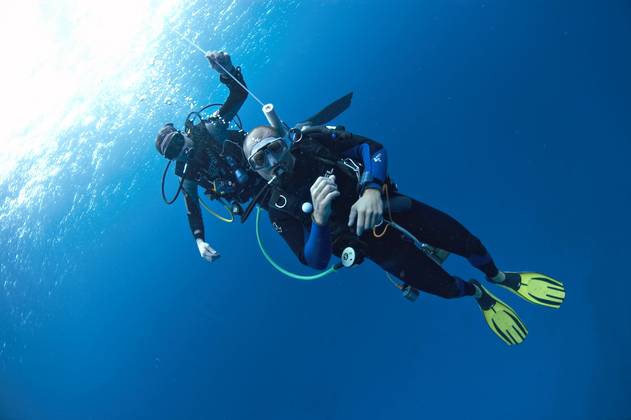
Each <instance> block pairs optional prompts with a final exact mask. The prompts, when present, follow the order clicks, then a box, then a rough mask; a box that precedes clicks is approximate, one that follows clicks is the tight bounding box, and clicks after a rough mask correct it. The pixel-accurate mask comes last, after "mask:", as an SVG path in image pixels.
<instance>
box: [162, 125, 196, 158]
mask: <svg viewBox="0 0 631 420" xmlns="http://www.w3.org/2000/svg"><path fill="white" fill-rule="evenodd" d="M164 144H165V145H166V148H165V150H164V157H166V158H167V159H169V160H180V159H181V158H182V157H183V156H186V154H187V153H188V152H189V151H190V150H191V149H192V148H193V141H192V140H191V139H189V138H188V137H186V136H184V134H182V133H180V132H179V131H173V132H171V133H169V134H167V136H166V137H165V138H164Z"/></svg>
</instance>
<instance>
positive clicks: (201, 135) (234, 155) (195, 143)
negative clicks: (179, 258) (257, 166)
mask: <svg viewBox="0 0 631 420" xmlns="http://www.w3.org/2000/svg"><path fill="white" fill-rule="evenodd" d="M206 58H207V59H208V61H209V62H210V64H211V66H212V67H213V69H215V70H216V71H217V72H219V74H220V76H219V80H220V81H221V83H223V84H225V85H226V86H228V89H229V91H230V93H229V95H228V99H226V102H225V103H224V104H223V105H221V104H217V105H221V107H220V108H219V109H218V110H217V111H216V112H215V113H213V114H212V115H211V116H210V117H208V118H204V117H203V116H202V114H201V112H202V111H203V110H204V109H206V108H208V107H210V106H211V105H209V106H206V107H204V108H202V110H200V111H198V112H191V113H190V114H189V116H188V117H187V119H186V123H185V126H186V127H185V131H183V132H182V131H179V130H177V129H176V128H175V127H174V126H173V124H172V123H169V124H165V125H164V127H162V129H160V131H159V132H158V135H157V138H156V143H155V145H156V149H157V150H158V153H160V154H161V155H162V156H164V157H165V158H167V159H169V160H170V161H175V162H176V164H175V173H176V175H177V176H178V177H180V186H179V189H178V192H177V193H176V194H175V196H174V198H173V199H172V200H168V199H167V198H166V196H165V195H164V178H165V176H166V173H167V170H168V165H167V168H166V169H165V172H164V176H163V178H162V184H163V185H162V188H163V190H162V191H163V198H164V200H165V202H167V204H171V203H173V202H174V201H175V200H176V199H177V196H178V195H179V192H180V191H182V192H183V194H184V198H185V203H186V214H187V216H188V222H189V226H190V229H191V233H192V234H193V237H194V238H195V241H196V244H197V248H198V250H199V253H200V255H201V257H202V258H204V259H205V260H207V261H209V262H212V261H214V260H216V259H217V258H219V256H220V254H219V252H217V251H216V250H215V249H214V248H213V247H211V246H210V244H208V242H206V238H205V231H204V222H203V219H202V214H201V208H200V200H199V195H198V191H197V189H198V186H201V187H202V188H204V194H205V195H206V196H207V197H208V198H209V199H211V200H219V201H221V202H222V203H223V204H224V206H225V207H226V208H227V209H228V210H229V212H230V217H231V218H234V216H235V215H239V214H241V213H242V208H241V204H242V203H245V202H247V201H248V200H249V199H250V198H252V196H253V193H254V191H255V190H256V189H257V188H259V186H260V185H261V184H262V183H263V182H262V180H261V178H259V177H258V176H257V175H256V174H255V173H254V172H252V171H251V170H250V168H249V167H248V165H247V162H246V160H245V158H244V156H243V152H242V149H241V147H242V144H243V139H244V137H245V132H244V131H243V130H231V129H228V127H229V124H230V122H231V121H232V120H233V119H234V118H235V117H237V112H238V111H239V109H240V108H241V106H242V105H243V103H244V102H245V100H246V98H247V95H248V94H247V91H246V90H245V89H244V86H245V82H244V80H243V75H242V74H241V69H240V68H239V67H235V66H234V65H233V64H232V61H231V59H230V56H229V55H228V54H227V53H225V52H208V53H206ZM226 72H230V75H232V76H230V75H229V74H226ZM235 79H236V80H235ZM237 81H238V82H239V83H240V84H241V85H242V86H240V85H239V83H238V82H237ZM191 117H193V119H192V120H191ZM196 118H197V119H199V123H197V124H195V123H194V121H195V120H196ZM169 164H170V163H169ZM209 211H210V210H209ZM217 217H218V218H221V216H218V215H217ZM224 220H225V219H224ZM229 220H232V219H229Z"/></svg>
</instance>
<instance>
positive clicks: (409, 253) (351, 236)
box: [243, 125, 565, 345]
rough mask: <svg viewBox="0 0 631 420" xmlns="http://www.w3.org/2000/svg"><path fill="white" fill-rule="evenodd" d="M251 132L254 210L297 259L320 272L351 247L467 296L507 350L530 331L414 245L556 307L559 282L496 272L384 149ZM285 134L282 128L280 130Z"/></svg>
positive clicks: (267, 129) (337, 134) (329, 135)
mask: <svg viewBox="0 0 631 420" xmlns="http://www.w3.org/2000/svg"><path fill="white" fill-rule="evenodd" d="M279 131H280V130H279V129H278V128H273V127H271V126H259V127H257V128H255V129H253V130H252V131H251V132H250V133H249V134H248V135H247V137H246V139H245V142H244V145H243V150H244V153H245V156H246V157H247V159H248V163H249V165H250V166H251V168H252V169H253V170H255V171H256V172H257V173H258V174H259V175H260V176H261V177H263V178H264V179H265V180H267V181H268V187H266V188H267V192H266V194H265V195H263V198H262V201H261V204H262V205H263V206H264V207H266V208H267V210H268V212H269V218H270V221H271V222H272V225H273V227H274V229H275V230H276V231H277V232H278V233H279V234H280V235H281V236H282V237H283V239H284V240H285V241H286V242H287V244H288V245H289V247H290V248H291V249H292V251H293V252H294V254H296V256H297V257H298V259H299V260H300V261H301V262H302V263H303V264H306V265H308V266H310V267H313V268H316V269H323V268H325V267H326V266H327V264H328V261H329V259H330V257H331V255H332V254H334V255H337V256H341V255H342V252H343V250H344V249H345V248H346V247H349V246H350V247H352V248H353V249H354V250H355V252H356V254H357V257H356V258H357V260H358V261H359V262H361V260H362V259H363V258H364V257H365V258H368V259H370V260H372V261H373V262H375V263H376V264H377V265H379V266H380V267H381V268H383V269H384V270H385V271H386V272H388V273H390V274H392V275H393V276H396V277H397V278H399V279H400V280H401V281H403V282H404V283H406V284H407V285H409V286H411V287H413V288H415V289H419V290H422V291H425V292H427V293H431V294H433V295H436V296H440V297H443V298H461V297H465V296H472V297H474V298H475V299H476V301H477V304H478V305H479V307H480V309H481V310H482V312H483V315H484V318H485V320H486V322H487V323H488V325H489V327H490V328H491V329H492V331H493V332H494V333H495V334H496V335H497V336H498V337H499V338H500V339H502V340H503V341H504V342H505V343H506V344H508V345H513V344H519V343H521V342H523V341H524V339H525V338H526V335H527V334H528V330H527V329H526V326H525V325H524V323H523V322H522V321H521V320H520V319H519V317H518V316H517V314H516V313H515V311H514V310H513V309H512V308H510V307H509V306H508V305H507V304H505V303H504V302H502V301H501V300H499V299H498V298H497V297H495V296H494V295H492V294H491V293H490V292H489V291H488V290H487V289H486V288H485V287H484V286H482V285H481V284H480V282H478V281H477V280H469V281H465V280H463V279H461V278H459V277H457V276H453V275H450V274H449V273H447V272H446V271H445V270H444V269H443V267H442V266H441V265H440V264H439V263H437V262H436V260H435V259H433V258H431V257H430V256H429V255H428V254H427V253H425V252H423V251H422V250H421V248H420V247H419V246H418V244H419V243H420V242H422V243H425V244H429V245H431V246H433V247H437V248H440V249H443V250H446V251H448V252H451V253H454V254H457V255H460V256H462V257H464V258H466V259H467V260H468V261H469V263H470V264H471V265H472V266H474V267H475V268H477V269H478V270H480V271H481V272H482V273H483V274H484V275H485V277H486V279H487V280H488V281H490V282H491V283H492V284H497V285H500V286H503V287H505V288H507V289H509V290H511V291H512V292H514V293H516V294H517V295H519V296H521V297H522V298H524V299H526V300H528V301H529V302H532V303H536V304H539V305H544V306H548V307H552V308H559V307H560V305H561V303H562V302H563V300H564V298H565V289H564V287H563V284H562V283H561V282H559V281H557V280H555V279H552V278H550V277H548V276H546V275H543V274H538V273H516V272H504V271H500V270H499V269H498V268H497V266H496V265H495V262H494V261H493V259H492V258H491V256H490V254H489V252H488V251H487V249H486V248H485V247H484V245H483V244H482V242H481V241H480V240H479V239H478V238H477V237H475V236H474V235H472V234H471V233H470V232H469V231H468V230H467V229H466V228H465V227H464V226H463V225H462V224H460V223H459V222H458V221H456V220H455V219H454V218H452V217H451V216H449V215H447V214H445V213H443V212H441V211H439V210H437V209H435V208H432V207H430V206H429V205H427V204H424V203H422V202H420V201H417V200H415V199H413V198H411V197H408V196H406V195H404V194H401V193H400V192H398V191H397V188H396V185H395V184H394V183H393V182H392V180H391V179H390V178H389V176H388V171H387V154H386V150H385V149H384V147H383V146H382V145H381V144H379V143H377V142H375V141H373V140H371V139H368V138H366V137H362V136H359V135H356V134H352V133H350V132H348V131H346V130H344V128H342V127H331V126H308V125H300V126H299V127H296V128H293V129H291V130H290V131H289V133H288V134H287V135H286V136H285V135H284V133H279ZM283 131H284V130H283Z"/></svg>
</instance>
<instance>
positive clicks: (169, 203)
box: [162, 160, 186, 205]
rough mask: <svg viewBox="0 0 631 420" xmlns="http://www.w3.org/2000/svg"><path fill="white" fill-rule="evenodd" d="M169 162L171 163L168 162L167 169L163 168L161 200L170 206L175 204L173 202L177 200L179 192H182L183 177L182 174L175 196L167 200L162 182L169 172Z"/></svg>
mask: <svg viewBox="0 0 631 420" xmlns="http://www.w3.org/2000/svg"><path fill="white" fill-rule="evenodd" d="M171 162H173V161H172V160H170V161H169V163H167V167H166V168H164V173H163V174H162V199H163V200H164V202H165V203H166V204H167V205H171V204H173V203H175V200H177V198H178V196H179V195H180V192H181V191H182V184H184V176H183V174H182V179H180V185H179V186H178V187H177V192H176V193H175V196H174V197H173V199H172V200H169V199H167V196H166V194H165V193H164V180H165V179H166V177H167V171H168V170H169V166H171ZM184 172H186V169H184Z"/></svg>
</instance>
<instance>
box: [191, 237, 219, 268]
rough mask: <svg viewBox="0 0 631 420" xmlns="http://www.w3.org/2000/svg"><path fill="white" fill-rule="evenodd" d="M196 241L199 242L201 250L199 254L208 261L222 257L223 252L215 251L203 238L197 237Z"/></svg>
mask: <svg viewBox="0 0 631 420" xmlns="http://www.w3.org/2000/svg"><path fill="white" fill-rule="evenodd" d="M196 242H197V249H198V250H199V255H201V257H202V258H203V259H205V260H206V261H208V262H213V261H215V260H216V259H218V258H219V257H221V254H219V253H218V252H217V251H215V250H214V249H213V247H211V246H210V245H209V244H208V243H206V242H205V241H204V240H203V239H197V241H196Z"/></svg>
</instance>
